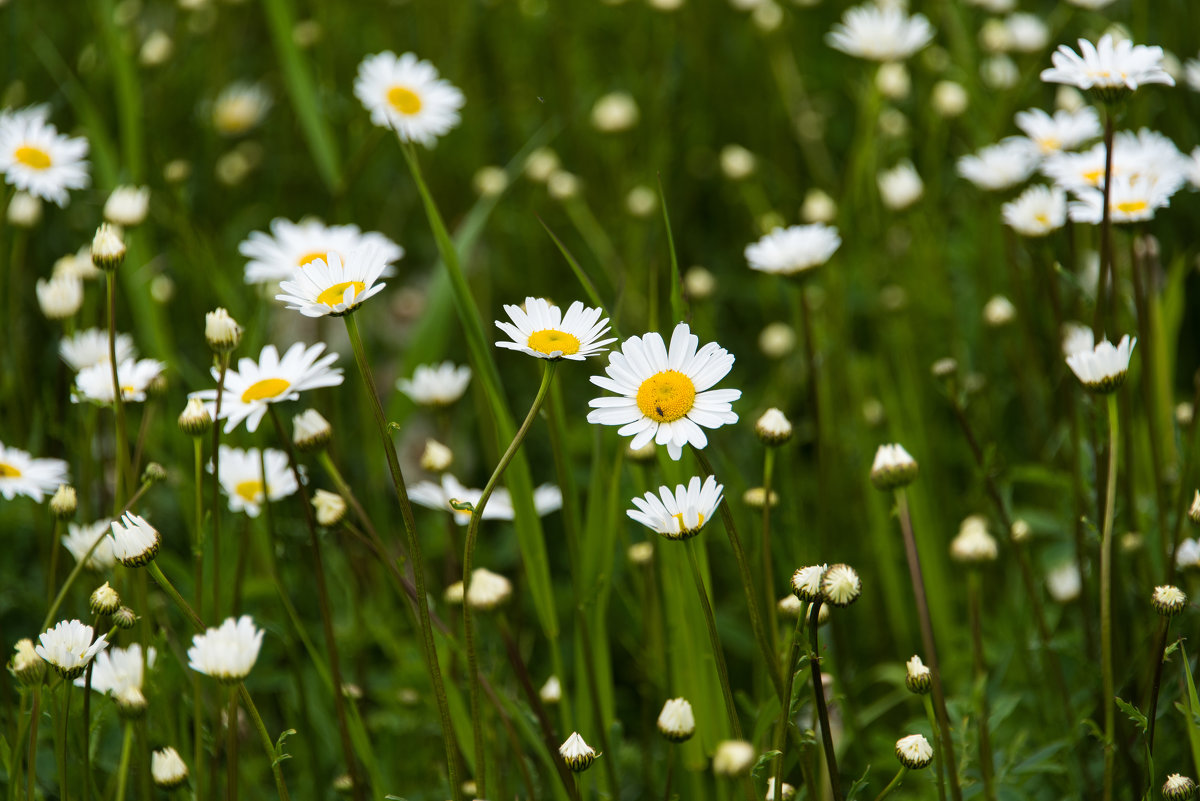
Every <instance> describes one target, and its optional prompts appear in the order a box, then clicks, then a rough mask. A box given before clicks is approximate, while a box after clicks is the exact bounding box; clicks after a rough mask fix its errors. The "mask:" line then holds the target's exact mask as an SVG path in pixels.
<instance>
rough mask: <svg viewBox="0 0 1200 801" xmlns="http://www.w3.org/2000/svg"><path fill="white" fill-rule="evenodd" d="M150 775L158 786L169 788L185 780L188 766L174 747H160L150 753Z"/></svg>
mask: <svg viewBox="0 0 1200 801" xmlns="http://www.w3.org/2000/svg"><path fill="white" fill-rule="evenodd" d="M150 775H151V776H153V777H154V783H155V784H157V785H158V786H159V787H161V788H163V789H164V790H171V789H173V788H175V787H178V786H179V785H181V784H183V783H184V782H185V781H187V777H188V767H187V765H185V764H184V762H183V759H182V758H181V757H180V756H179V752H178V751H176V750H175V749H174V748H162V749H160V750H158V751H155V752H154V753H153V754H151V755H150Z"/></svg>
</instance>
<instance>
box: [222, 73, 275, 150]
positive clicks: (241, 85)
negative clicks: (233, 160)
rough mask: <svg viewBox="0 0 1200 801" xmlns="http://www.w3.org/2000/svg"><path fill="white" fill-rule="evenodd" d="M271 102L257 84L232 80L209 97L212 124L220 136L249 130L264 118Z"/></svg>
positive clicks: (269, 96)
mask: <svg viewBox="0 0 1200 801" xmlns="http://www.w3.org/2000/svg"><path fill="white" fill-rule="evenodd" d="M271 103H272V101H271V93H270V92H268V91H267V90H266V88H265V87H263V86H262V85H261V84H257V83H247V82H245V81H235V82H234V83H231V84H229V85H228V86H226V87H225V88H224V89H222V90H221V94H219V95H217V99H216V100H215V101H213V104H212V123H213V127H214V128H216V129H217V133H219V134H221V136H230V137H232V136H241V135H242V134H245V133H249V132H250V131H252V130H253V129H255V128H257V127H258V126H259V125H260V124H261V123H262V121H263V119H265V118H266V116H267V112H268V111H270V110H271Z"/></svg>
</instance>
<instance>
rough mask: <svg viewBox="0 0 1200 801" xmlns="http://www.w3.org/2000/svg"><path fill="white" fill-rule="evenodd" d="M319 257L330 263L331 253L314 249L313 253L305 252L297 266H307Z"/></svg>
mask: <svg viewBox="0 0 1200 801" xmlns="http://www.w3.org/2000/svg"><path fill="white" fill-rule="evenodd" d="M318 259H320V260H321V261H323V262H325V263H326V264H328V263H329V254H328V253H327V252H325V251H324V250H314V251H313V252H312V253H305V254H304V255H303V256H301V257H300V260H299V261H298V262H296V266H297V267H307V266H308V265H310V264H312V263H313V262H314V261H317V260H318Z"/></svg>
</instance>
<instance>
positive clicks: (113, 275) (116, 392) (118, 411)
mask: <svg viewBox="0 0 1200 801" xmlns="http://www.w3.org/2000/svg"><path fill="white" fill-rule="evenodd" d="M105 279H106V285H107V286H108V366H109V370H110V371H111V373H112V386H113V414H114V416H115V417H116V426H117V435H116V436H117V438H116V442H115V443H114V444H113V449H114V450H115V451H116V452H117V454H116V455H117V487H116V492H114V493H113V509H114V514H119V513H120V510H121V505H122V503H124V498H125V493H126V492H129V491H131V490H132V488H133V476H131V475H129V442H128V432H127V431H126V427H125V398H124V395H123V394H122V392H121V382H120V380H119V379H118V378H117V271H116V270H108V271H107V272H106V273H105Z"/></svg>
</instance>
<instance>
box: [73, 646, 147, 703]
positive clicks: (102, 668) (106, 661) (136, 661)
mask: <svg viewBox="0 0 1200 801" xmlns="http://www.w3.org/2000/svg"><path fill="white" fill-rule="evenodd" d="M157 655H158V654H157V653H156V652H155V650H154V648H149V649H148V650H147V651H146V655H145V657H144V658H143V656H142V646H141V645H139V644H137V643H134V644H133V645H130V646H129V647H128V648H109V649H107V650H104V651H101V652H100V653H98V654H97V655H96V659H95V662H94V663H93V665H92V689H93V690H94V691H96V692H98V693H101V694H105V695H110V696H112V697H113V699H114V700H116V702H117V704H118V706H119V707H120V708H121V709H122V710H123V711H125V712H132V713H135V714H136V713H137V712H140V711H141V710H142V709H145V706H146V697H145V696H144V695H143V694H142V686H143V684H144V675H143V674H144V669H145V668H147V667H154V660H155V657H157ZM86 681H87V677H86V676H79V677H78V678H76V679H75V686H76V687H83V686H84V685H85V684H86Z"/></svg>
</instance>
